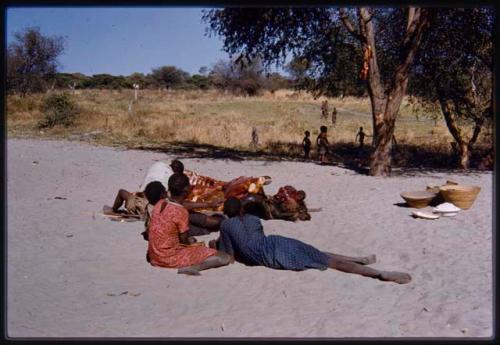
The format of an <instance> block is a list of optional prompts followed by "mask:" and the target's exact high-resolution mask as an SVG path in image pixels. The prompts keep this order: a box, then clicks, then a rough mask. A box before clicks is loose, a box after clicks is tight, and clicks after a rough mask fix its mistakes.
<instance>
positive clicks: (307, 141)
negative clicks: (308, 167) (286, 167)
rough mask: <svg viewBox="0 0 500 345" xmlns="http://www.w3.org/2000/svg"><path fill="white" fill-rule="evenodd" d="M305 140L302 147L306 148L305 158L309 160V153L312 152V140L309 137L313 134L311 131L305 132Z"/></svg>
mask: <svg viewBox="0 0 500 345" xmlns="http://www.w3.org/2000/svg"><path fill="white" fill-rule="evenodd" d="M304 135H305V137H304V139H303V140H302V146H303V147H304V158H305V159H309V152H310V151H311V139H309V136H310V135H311V133H310V132H309V131H305V132H304Z"/></svg>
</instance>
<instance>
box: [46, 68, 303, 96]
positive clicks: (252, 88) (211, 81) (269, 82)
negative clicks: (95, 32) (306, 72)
mask: <svg viewBox="0 0 500 345" xmlns="http://www.w3.org/2000/svg"><path fill="white" fill-rule="evenodd" d="M200 72H201V73H199V74H193V75H190V74H189V73H187V72H185V71H183V70H181V69H179V68H177V67H175V66H163V67H159V68H155V69H153V70H152V72H151V73H149V74H143V73H133V74H131V75H129V76H121V75H119V76H114V75H111V74H94V75H92V76H87V75H84V74H82V73H56V74H55V75H54V80H53V83H52V86H51V87H52V88H56V89H111V90H121V89H132V88H134V85H138V87H139V88H140V89H167V90H208V89H221V90H227V91H229V92H232V93H235V94H245V95H249V96H253V95H257V94H258V93H259V92H260V91H263V90H268V91H271V92H272V91H275V90H277V89H284V88H293V87H294V82H293V80H291V79H289V78H287V77H285V76H282V75H281V74H279V73H270V74H266V73H262V72H260V71H253V70H246V69H236V68H234V66H230V64H229V63H228V62H223V61H221V62H219V63H217V64H216V65H215V66H214V68H213V69H212V70H211V71H208V69H206V68H201V69H200Z"/></svg>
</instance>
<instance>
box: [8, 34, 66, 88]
mask: <svg viewBox="0 0 500 345" xmlns="http://www.w3.org/2000/svg"><path fill="white" fill-rule="evenodd" d="M14 39H15V40H14V42H12V43H10V44H9V46H8V49H7V78H6V79H7V90H8V91H9V92H11V93H12V92H18V93H20V94H21V95H25V94H27V93H32V92H42V91H45V90H46V89H47V86H48V84H49V82H50V81H51V79H52V78H53V77H54V74H55V73H56V71H57V66H58V62H57V58H58V56H59V55H60V54H61V53H62V52H63V50H64V41H63V38H62V37H60V36H52V37H46V36H43V35H42V34H41V33H40V29H39V28H25V29H24V30H22V31H19V32H16V33H15V34H14Z"/></svg>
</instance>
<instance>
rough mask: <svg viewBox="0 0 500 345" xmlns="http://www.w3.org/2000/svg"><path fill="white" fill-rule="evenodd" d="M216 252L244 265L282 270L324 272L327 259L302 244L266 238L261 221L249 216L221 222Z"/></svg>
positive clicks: (321, 253)
mask: <svg viewBox="0 0 500 345" xmlns="http://www.w3.org/2000/svg"><path fill="white" fill-rule="evenodd" d="M218 249H219V250H221V251H224V252H226V253H228V254H229V255H233V256H234V257H235V259H236V260H238V261H240V262H242V263H244V264H246V265H250V266H267V267H270V268H275V269H283V270H294V271H302V270H305V269H308V268H316V269H320V270H325V269H327V268H328V263H329V260H330V259H329V257H328V255H326V254H325V253H323V252H321V251H319V250H318V249H316V248H314V247H313V246H310V245H308V244H305V243H304V242H301V241H298V240H295V239H292V238H288V237H283V236H278V235H270V236H266V235H265V234H264V230H263V228H262V223H261V221H260V219H259V218H257V217H255V216H252V215H244V216H242V217H233V218H229V219H226V220H224V221H223V222H222V224H221V229H220V241H219V244H218Z"/></svg>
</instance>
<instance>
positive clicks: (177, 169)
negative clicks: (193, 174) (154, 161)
mask: <svg viewBox="0 0 500 345" xmlns="http://www.w3.org/2000/svg"><path fill="white" fill-rule="evenodd" d="M170 168H172V171H173V172H174V174H183V173H184V164H182V162H181V161H180V160H178V159H174V160H173V161H172V163H170Z"/></svg>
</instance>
